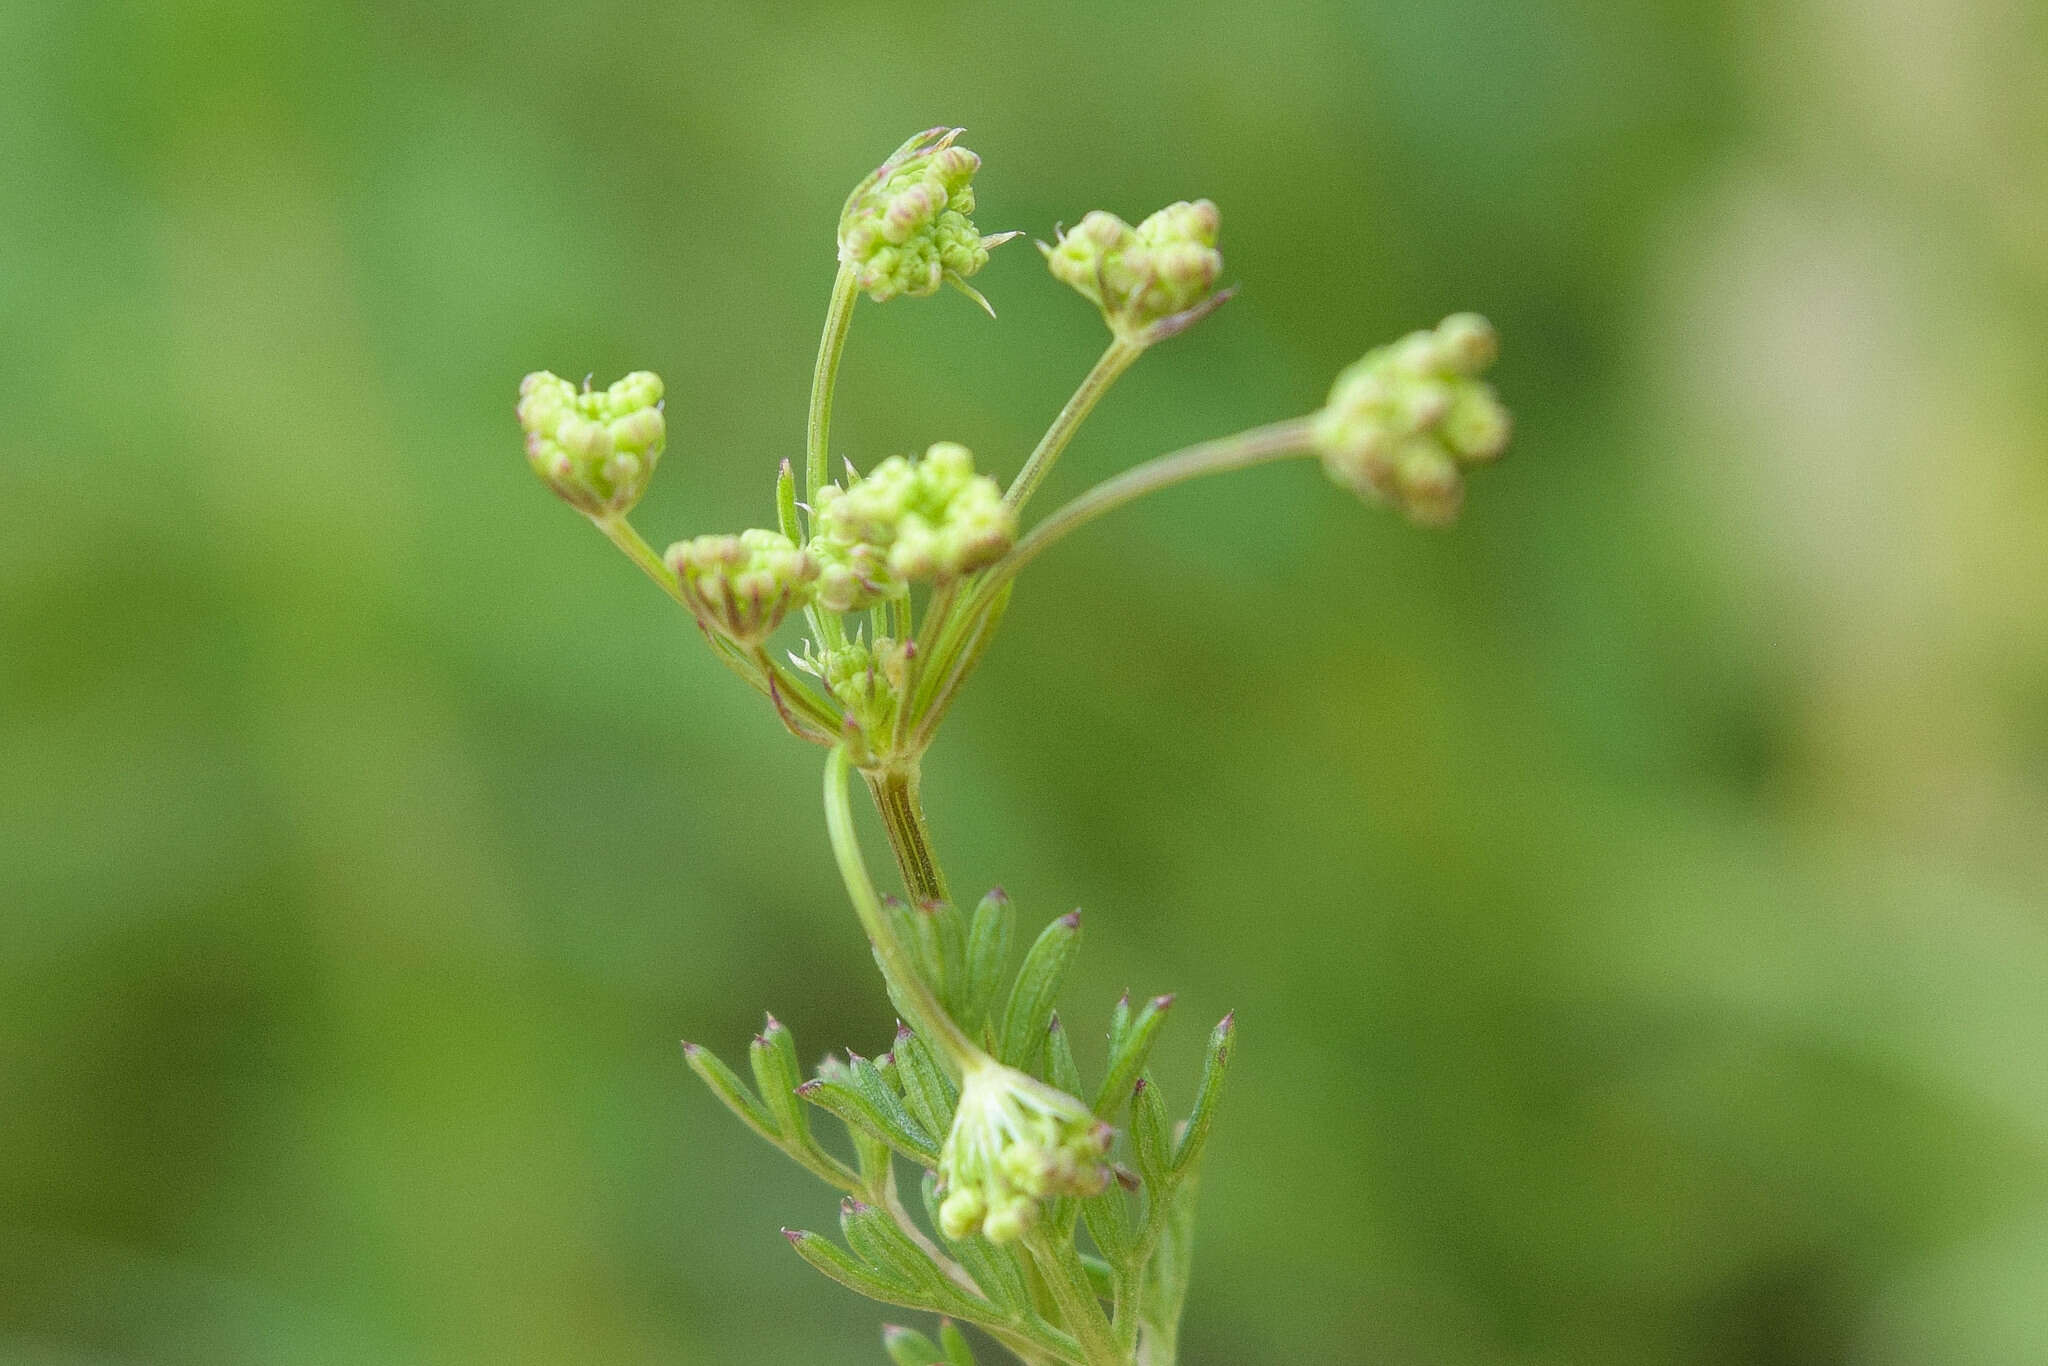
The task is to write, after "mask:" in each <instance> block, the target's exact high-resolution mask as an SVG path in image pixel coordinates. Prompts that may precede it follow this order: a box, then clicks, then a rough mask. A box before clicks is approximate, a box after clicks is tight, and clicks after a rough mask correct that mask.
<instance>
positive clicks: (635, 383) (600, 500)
mask: <svg viewBox="0 0 2048 1366" xmlns="http://www.w3.org/2000/svg"><path fill="white" fill-rule="evenodd" d="M518 412H519V425H520V426H521V427H522V428H524V429H525V431H526V459H527V463H528V464H530V465H532V466H533V472H534V473H535V474H537V475H539V476H540V477H541V479H542V481H543V482H545V483H546V484H547V486H548V487H549V488H551V489H553V490H554V491H555V492H556V493H558V494H560V495H561V496H562V498H564V499H565V500H567V501H568V502H569V503H570V504H572V505H573V506H574V507H576V508H577V509H578V510H579V511H582V512H585V513H588V514H589V515H591V516H593V517H599V516H603V515H605V514H608V513H617V512H625V511H627V510H628V509H630V508H631V507H632V506H633V504H635V503H637V502H639V501H640V495H641V494H642V493H644V492H646V491H647V481H648V480H649V479H651V478H652V477H653V475H654V466H655V462H656V461H658V460H660V459H661V448H662V442H663V440H664V439H665V438H666V436H667V430H668V429H667V426H666V424H665V423H664V421H663V419H662V415H661V376H659V375H656V374H652V373H650V372H648V371H646V370H636V371H634V372H633V373H632V374H630V375H627V376H626V377H625V378H624V379H622V380H619V381H617V382H616V383H614V384H613V385H612V386H611V387H610V388H606V389H596V390H593V389H591V388H590V387H589V385H588V384H587V383H586V384H585V386H584V387H583V388H582V389H580V390H579V389H578V388H577V387H576V386H575V385H573V384H571V383H569V381H568V380H565V379H563V378H561V377H560V376H558V375H551V374H549V373H547V372H546V371H545V370H543V371H538V372H536V373H534V374H531V375H528V376H527V377H526V378H525V380H524V381H522V382H521V383H520V385H519V409H518Z"/></svg>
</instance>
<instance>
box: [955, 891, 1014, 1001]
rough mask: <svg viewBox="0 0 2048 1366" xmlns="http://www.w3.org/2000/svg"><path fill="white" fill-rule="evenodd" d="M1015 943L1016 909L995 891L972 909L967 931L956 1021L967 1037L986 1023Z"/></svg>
mask: <svg viewBox="0 0 2048 1366" xmlns="http://www.w3.org/2000/svg"><path fill="white" fill-rule="evenodd" d="M1016 943H1017V908H1016V907H1014V906H1012V905H1011V904H1010V898H1009V896H1008V894H1007V893H1005V892H1004V891H1003V889H1002V888H1000V887H997V888H995V889H993V890H992V891H990V892H989V894H988V895H987V896H985V897H983V898H982V899H981V903H980V904H979V905H977V906H976V907H975V908H974V918H973V920H972V921H971V922H970V923H969V925H968V927H967V990H966V992H965V999H964V1000H963V1001H962V1003H961V1009H960V1016H959V1019H960V1023H961V1025H962V1027H964V1028H965V1029H966V1030H967V1032H968V1033H970V1034H977V1035H978V1034H979V1033H980V1032H981V1029H982V1026H984V1025H985V1024H987V1023H988V1017H989V1015H990V1013H991V1012H992V1011H994V1009H995V1005H996V993H997V992H998V991H999V990H1001V989H1002V985H1003V972H1004V969H1006V968H1008V967H1009V965H1010V954H1011V953H1012V952H1013V951H1014V950H1015V948H1016Z"/></svg>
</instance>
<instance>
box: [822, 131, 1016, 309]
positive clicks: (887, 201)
mask: <svg viewBox="0 0 2048 1366" xmlns="http://www.w3.org/2000/svg"><path fill="white" fill-rule="evenodd" d="M961 131H962V130H961V129H958V128H933V129H929V130H927V131H925V132H923V133H920V134H918V135H917V136H916V137H914V138H912V139H911V140H910V141H908V142H906V143H904V144H903V145H902V146H901V147H899V148H897V149H896V151H895V152H893V153H892V154H891V155H890V157H889V159H888V160H887V161H885V162H884V163H882V165H881V166H880V167H879V168H878V169H877V170H876V171H875V172H874V173H873V174H872V175H870V176H869V177H868V178H867V179H866V180H864V181H862V182H861V183H860V184H859V185H858V186H856V187H855V188H854V191H853V193H852V195H850V196H848V198H847V201H846V207H845V208H844V209H842V210H841V211H840V215H839V260H840V263H841V264H842V265H845V266H847V267H848V268H850V269H851V270H852V271H853V272H854V279H855V280H856V282H857V283H858V284H859V285H860V288H861V289H862V290H864V291H866V293H867V296H868V297H869V298H871V299H873V300H875V301H876V302H877V303H881V302H885V301H887V300H889V299H893V298H895V297H896V296H897V295H899V294H908V295H910V296H912V297H913V298H922V297H924V296H925V295H928V294H933V293H936V292H937V291H938V288H939V286H940V285H941V284H944V283H946V282H947V281H949V280H950V281H951V282H953V283H954V284H957V285H959V286H961V287H962V288H963V289H967V292H968V293H970V294H972V293H973V290H972V289H971V288H968V286H967V283H966V282H967V279H968V277H970V276H972V275H973V274H974V273H975V272H976V271H979V270H980V269H981V268H982V267H983V266H984V265H987V264H988V254H989V250H990V249H991V248H992V247H995V246H997V245H999V244H1000V243H1002V242H1004V241H1007V240H1008V239H1009V236H1010V234H996V235H994V236H987V237H985V236H983V235H982V233H981V230H980V229H979V228H976V227H975V226H974V221H973V219H972V217H971V215H972V214H973V213H974V186H973V180H974V173H975V172H976V171H977V170H979V169H980V168H981V158H980V157H978V156H976V155H975V154H974V153H972V152H970V151H968V150H967V149H966V148H965V147H959V146H955V145H954V139H956V138H958V137H959V136H960V133H961ZM977 297H978V296H977Z"/></svg>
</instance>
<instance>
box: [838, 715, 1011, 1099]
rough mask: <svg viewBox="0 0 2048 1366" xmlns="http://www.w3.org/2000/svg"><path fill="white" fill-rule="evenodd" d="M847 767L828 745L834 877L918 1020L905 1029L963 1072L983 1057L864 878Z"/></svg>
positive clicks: (842, 751)
mask: <svg viewBox="0 0 2048 1366" xmlns="http://www.w3.org/2000/svg"><path fill="white" fill-rule="evenodd" d="M852 767H853V765H852V761H851V760H849V759H848V758H847V754H846V746H844V745H836V746H834V747H833V750H832V755H831V757H830V758H829V759H827V760H826V761H825V828H826V830H827V831H828V832H829V833H830V834H831V837H832V854H833V857H834V858H836V859H837V860H838V862H839V876H840V877H841V878H842V879H843V880H844V881H845V883H846V894H847V896H848V897H850V898H852V901H853V911H854V914H855V915H857V916H859V917H860V925H861V928H862V929H863V930H865V931H867V936H868V942H869V943H871V944H873V945H874V948H875V958H876V961H878V962H879V963H880V964H881V967H882V974H883V976H885V977H887V978H888V979H889V985H890V986H892V987H894V988H895V994H896V996H897V998H898V999H899V1000H901V1001H902V1002H903V1005H904V1008H905V1009H906V1010H907V1011H909V1012H910V1013H911V1014H912V1015H914V1016H916V1017H918V1018H915V1019H913V1020H911V1021H910V1024H911V1025H912V1027H914V1028H916V1029H918V1030H920V1031H921V1032H922V1033H923V1034H924V1035H925V1037H926V1038H927V1039H929V1040H931V1041H932V1043H934V1044H935V1045H937V1047H938V1048H939V1050H940V1051H941V1052H943V1053H944V1054H945V1055H946V1056H947V1058H949V1059H950V1060H951V1061H952V1062H953V1064H954V1065H955V1066H956V1067H959V1068H961V1069H962V1070H963V1071H964V1070H965V1069H966V1068H968V1067H970V1066H973V1065H975V1064H977V1063H979V1062H981V1061H982V1059H983V1058H984V1056H985V1055H984V1054H983V1053H982V1051H981V1049H979V1048H977V1047H976V1046H975V1044H974V1041H973V1040H972V1039H970V1038H968V1037H967V1034H966V1031H964V1030H962V1029H961V1028H960V1026H959V1025H957V1024H955V1023H954V1022H953V1017H952V1016H950V1015H948V1014H947V1013H946V1009H945V1007H944V1006H942V1005H940V1004H939V999H938V997H937V996H935V995H933V994H932V989H931V987H930V985H929V984H928V983H926V981H925V980H924V978H923V977H922V976H920V975H919V974H918V971H917V964H916V961H915V960H914V959H913V958H912V957H911V955H910V951H909V950H908V949H907V948H905V947H904V945H903V943H902V941H901V940H899V939H897V937H896V932H895V930H894V929H893V928H892V927H891V926H890V924H889V918H888V916H887V915H886V914H885V913H884V912H883V910H882V898H881V894H880V893H878V892H876V890H875V884H874V880H873V879H872V878H870V877H869V876H868V869H867V863H866V861H865V860H864V859H862V857H861V852H860V837H859V835H858V834H856V833H855V831H854V828H853V806H852V803H851V802H850V801H849V800H848V799H847V781H846V779H847V773H848V772H849V771H850V770H851V768H852Z"/></svg>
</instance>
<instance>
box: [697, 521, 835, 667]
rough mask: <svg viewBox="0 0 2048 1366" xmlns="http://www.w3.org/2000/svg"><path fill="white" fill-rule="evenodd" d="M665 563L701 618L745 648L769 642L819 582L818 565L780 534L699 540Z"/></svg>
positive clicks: (753, 533)
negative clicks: (771, 636)
mask: <svg viewBox="0 0 2048 1366" xmlns="http://www.w3.org/2000/svg"><path fill="white" fill-rule="evenodd" d="M664 558H665V559H666V560H667V561H668V567H669V568H670V569H672V570H674V571H675V575H676V580H677V582H678V583H679V584H680V585H681V586H682V590H683V597H684V600H685V601H687V602H688V603H689V606H690V610H691V611H692V612H694V613H696V614H697V619H698V620H699V621H701V622H703V623H704V624H705V625H706V626H707V627H710V628H711V629H713V630H716V631H718V632H719V633H720V634H722V635H724V636H726V637H728V638H729V639H731V640H733V641H735V642H737V643H739V644H741V645H745V646H754V645H758V644H760V643H761V642H762V641H763V640H765V639H767V637H768V636H769V635H770V634H771V633H773V632H774V630H775V628H776V627H777V626H779V625H781V624H782V619H783V618H784V617H785V616H787V615H789V612H790V609H791V608H793V607H798V606H801V605H802V604H803V602H804V600H805V599H806V597H807V596H808V594H809V592H810V587H811V584H812V583H813V582H815V581H816V579H817V577H818V566H817V564H816V562H815V561H813V560H812V558H811V557H810V555H809V554H808V553H806V552H805V551H803V550H802V549H800V548H798V546H797V545H796V544H795V543H794V542H793V541H791V540H790V539H789V538H788V537H787V536H784V535H783V534H782V533H781V532H779V531H761V530H753V531H742V532H741V533H740V534H739V535H737V536H699V537H697V538H696V539H695V540H690V541H681V542H678V543H677V544H675V545H672V546H670V547H669V548H668V554H667V555H666V556H665V557H664Z"/></svg>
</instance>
